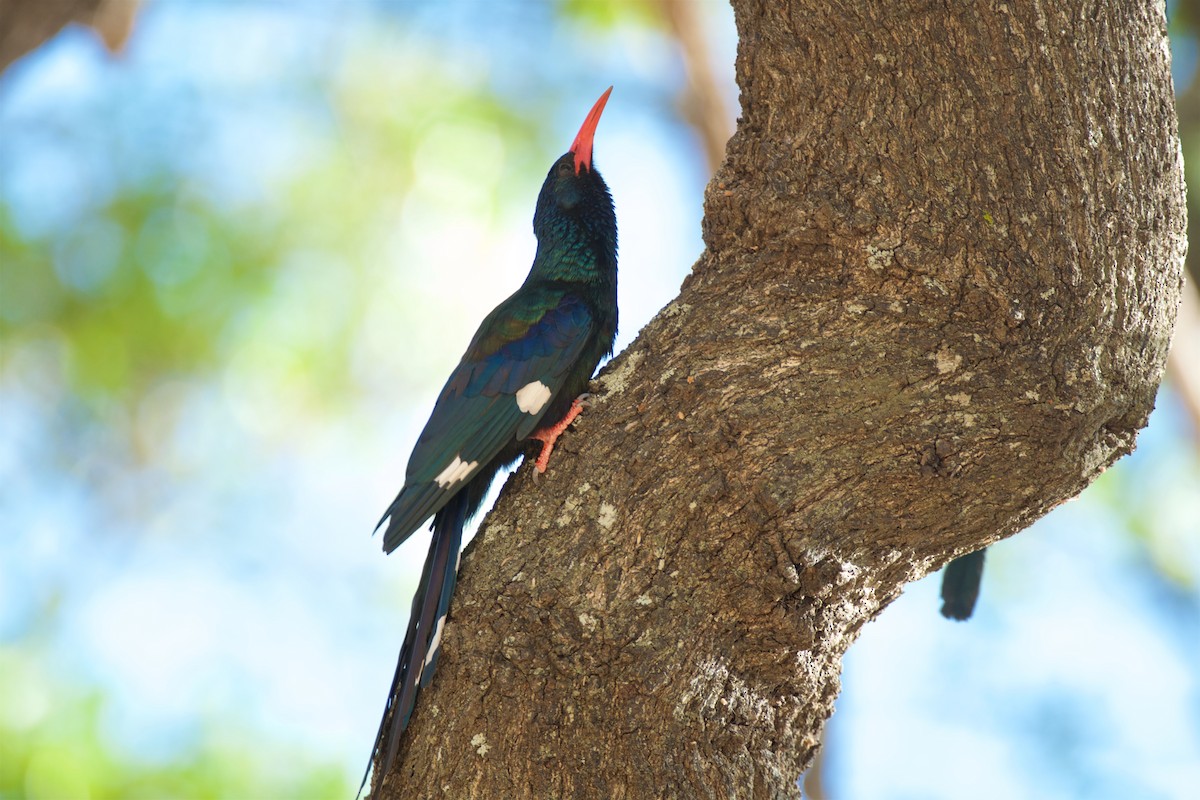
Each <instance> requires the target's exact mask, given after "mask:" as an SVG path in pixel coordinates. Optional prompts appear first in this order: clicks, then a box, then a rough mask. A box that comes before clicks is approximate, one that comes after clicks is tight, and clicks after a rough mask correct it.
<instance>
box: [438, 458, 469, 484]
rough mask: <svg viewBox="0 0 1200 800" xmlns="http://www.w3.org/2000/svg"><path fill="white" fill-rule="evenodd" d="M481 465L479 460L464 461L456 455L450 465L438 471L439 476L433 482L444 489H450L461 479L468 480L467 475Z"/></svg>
mask: <svg viewBox="0 0 1200 800" xmlns="http://www.w3.org/2000/svg"><path fill="white" fill-rule="evenodd" d="M478 466H479V462H478V461H471V462H467V461H463V460H462V458H460V457H459V456H455V457H454V460H453V461H451V462H450V466H448V467H446V468H445V469H444V470H442V471H441V472H439V473H438V476H437V477H436V478H434V479H433V482H434V483H436V484H437V485H438V486H440V487H442V488H443V489H449V488H450V487H451V486H453V485H454V484H456V483H458V482H459V481H463V480H466V478H467V476H468V475H470V474H471V473H472V472H474V471H475V468H476V467H478Z"/></svg>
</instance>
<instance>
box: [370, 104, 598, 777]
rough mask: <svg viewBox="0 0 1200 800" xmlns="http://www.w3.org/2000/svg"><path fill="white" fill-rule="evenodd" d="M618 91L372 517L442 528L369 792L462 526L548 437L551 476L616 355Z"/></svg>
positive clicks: (536, 218) (392, 529)
mask: <svg viewBox="0 0 1200 800" xmlns="http://www.w3.org/2000/svg"><path fill="white" fill-rule="evenodd" d="M611 93H612V87H611V86H610V87H609V88H608V89H607V90H606V91H605V92H604V93H603V94H602V95H600V99H598V100H597V101H596V102H595V104H594V105H593V106H592V109H591V111H590V112H589V113H588V115H587V117H586V118H585V119H584V121H583V125H582V126H581V127H580V129H579V133H578V135H576V137H575V140H574V142H573V143H572V144H571V147H570V149H569V150H567V152H566V153H564V154H563V155H562V156H560V157H559V158H558V159H557V160H556V161H555V162H554V164H553V166H551V167H550V171H549V172H548V173H547V175H546V180H545V182H544V183H543V184H542V188H541V191H540V192H539V193H538V198H537V206H536V209H535V211H534V215H533V232H534V235H535V236H536V237H537V250H536V252H535V255H534V258H533V266H532V267H531V268H530V270H529V275H528V276H527V277H526V278H525V282H524V283H523V284H522V285H521V287H520V288H519V289H517V291H516V292H514V293H513V294H512V295H511V296H510V297H509V298H508V299H506V300H504V301H503V302H502V303H500V305H498V306H496V308H495V309H494V310H493V311H492V312H491V313H490V314H488V315H487V317H485V318H484V320H483V322H482V323H481V324H480V325H479V330H478V331H476V332H475V336H474V337H473V338H472V339H471V343H470V345H468V347H467V351H466V353H465V354H464V355H463V357H462V360H461V361H459V363H458V366H457V367H455V368H454V371H453V372H451V373H450V377H449V379H448V380H447V381H446V385H445V387H443V388H442V391H441V393H440V394H439V395H438V398H437V401H436V403H435V404H434V407H433V412H432V414H431V415H430V417H429V421H428V422H426V423H425V428H424V430H423V431H422V432H421V435H420V437H419V438H418V439H417V444H416V446H415V447H414V448H413V451H412V455H411V456H410V457H409V461H408V468H407V470H406V472H405V477H404V486H403V487H402V488H401V489H400V493H399V494H398V495H397V496H396V499H395V500H394V501H392V504H391V505H390V506H389V507H388V509H387V511H386V512H385V513H384V515H383V517H382V518H381V519H380V521H379V524H378V525H376V531H378V530H379V528H380V527H382V526H383V524H384V523H385V522H386V523H387V528H386V529H385V531H384V535H383V549H384V551H385V552H387V553H391V552H392V551H393V550H395V549H396V548H397V547H399V546H400V544H401V543H402V542H404V541H405V540H406V539H407V538H408V537H409V536H411V535H412V534H413V533H414V532H415V531H416V530H418V529H419V528H420V527H421V526H422V525H423V523H424V522H425V521H426V520H427V519H429V517H430V516H432V517H433V523H432V526H431V527H432V530H433V537H432V540H431V541H430V545H429V552H428V555H427V556H426V558H425V566H424V569H423V570H422V573H421V581H420V583H419V584H418V586H417V591H416V594H415V595H414V597H413V604H412V613H411V615H410V617H409V622H408V630H407V631H406V633H405V635H404V644H403V645H402V647H401V649H400V657H399V660H398V663H397V665H396V674H395V677H394V678H393V679H392V687H391V691H390V693H389V695H388V703H387V706H386V707H385V709H384V713H383V719H382V720H381V721H380V724H379V732H378V733H377V734H376V737H375V745H374V749H373V751H372V756H371V763H370V764H368V765H367V774H365V775H364V776H363V783H362V786H360V787H359V793H360V794H361V793H362V787H363V786H365V785H366V781H367V778H368V776H369V775H370V772H371V766H372V764H374V763H376V761H377V760H378V763H379V765H380V769H381V771H380V773H379V775H380V776H381V777H382V776H385V775H387V774H388V772H389V771H390V770H391V766H392V763H393V762H394V761H395V758H396V754H397V751H398V749H399V745H400V740H401V734H403V732H404V730H405V728H407V726H408V722H409V719H410V717H411V715H412V713H413V708H414V705H415V703H416V699H417V693H418V692H419V691H420V689H422V688H423V687H425V686H427V685H428V684H429V681H430V679H431V678H432V676H433V672H434V669H435V668H436V666H437V659H438V652H439V646H440V644H441V638H442V629H443V626H444V625H445V621H446V616H447V614H448V613H449V611H450V598H451V595H452V594H453V592H454V583H455V580H456V579H457V575H458V559H459V548H460V547H461V544H462V534H463V527H464V525H465V524H466V522H467V520H468V519H469V518H470V517H471V516H472V515H473V514H474V513H475V512H476V511H478V509H479V506H480V505H481V504H482V502H483V499H484V496H485V494H486V493H487V490H488V487H489V486H490V485H491V483H492V479H493V478H494V477H495V475H496V473H497V472H498V471H500V470H501V469H503V468H505V467H507V466H509V465H511V464H512V463H513V462H514V461H516V459H517V458H518V457H519V456H521V455H523V454H526V453H527V452H529V454H532V452H531V451H532V449H533V448H532V447H531V446H530V443H531V442H532V441H540V442H541V444H542V448H541V451H540V455H539V456H538V459H537V461H536V463H535V465H534V469H535V472H534V475H535V477H536V475H537V474H539V473H542V472H544V471H545V469H546V465H547V463H548V460H549V457H550V453H551V451H552V450H553V448H554V442H555V440H556V439H557V438H558V436H559V434H561V433H562V431H564V430H565V429H566V427H567V426H568V425H570V424H571V422H572V421H573V420H574V419H575V418H576V417H577V416H578V414H579V413H580V411H581V410H582V409H583V408H584V407H585V406H586V397H587V396H586V394H585V391H586V389H587V385H588V381H589V380H591V377H592V373H593V372H594V371H595V369H596V366H597V365H598V364H599V363H600V361H601V359H603V358H605V357H606V356H608V355H611V354H612V349H613V342H614V340H615V339H616V333H617V220H616V213H615V210H614V208H613V201H612V195H611V194H610V192H609V189H608V185H607V184H606V183H605V182H604V179H603V178H602V177H601V176H600V173H599V171H597V169H596V166H595V164H594V163H593V160H592V154H593V148H592V145H593V137H594V136H595V133H596V126H597V125H598V124H599V122H600V115H601V114H602V113H603V111H604V106H605V104H606V103H607V102H608V97H609V95H610V94H611Z"/></svg>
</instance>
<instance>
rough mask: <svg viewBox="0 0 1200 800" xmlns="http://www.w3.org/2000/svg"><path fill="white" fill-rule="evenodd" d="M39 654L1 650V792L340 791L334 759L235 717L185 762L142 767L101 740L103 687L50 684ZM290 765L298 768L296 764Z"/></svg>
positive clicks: (130, 796)
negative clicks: (291, 745)
mask: <svg viewBox="0 0 1200 800" xmlns="http://www.w3.org/2000/svg"><path fill="white" fill-rule="evenodd" d="M51 673H52V670H51V669H50V668H49V665H48V663H47V661H46V659H45V658H44V657H43V656H38V655H34V654H32V653H31V652H30V651H29V650H27V649H15V648H9V649H0V675H4V676H5V680H4V681H3V682H0V754H2V755H3V758H0V797H3V798H19V797H20V798H28V800H84V799H85V798H86V800H136V799H137V798H145V800H169V799H170V798H180V799H181V800H182V799H183V798H187V799H188V800H207V799H209V798H211V800H224V799H225V798H231V797H239V798H252V797H261V798H266V797H295V798H304V797H309V798H331V797H339V796H343V795H344V794H345V791H346V784H347V778H346V775H345V774H344V772H343V770H342V769H341V767H340V765H338V764H330V763H324V764H322V763H319V762H317V763H314V761H313V758H312V756H311V754H307V753H302V752H296V751H295V750H291V751H289V750H287V749H285V748H281V747H280V746H278V745H276V744H274V743H272V742H270V741H264V740H263V739H262V738H261V737H260V736H256V735H255V733H254V732H253V731H251V730H249V729H246V728H244V727H240V726H239V725H238V723H237V722H236V721H234V722H233V723H232V725H230V724H228V723H225V724H223V725H222V727H221V728H220V729H219V730H218V729H216V725H215V721H210V722H209V724H210V725H212V726H213V730H211V731H207V732H205V734H204V735H203V736H200V737H198V741H197V744H196V746H195V748H194V749H192V750H191V751H190V752H188V753H187V755H186V757H185V758H176V759H170V760H167V761H166V762H165V763H144V762H139V761H138V760H136V759H131V758H130V757H129V754H127V753H124V752H121V751H120V750H118V749H116V748H113V747H111V746H109V745H108V744H106V742H107V740H108V737H107V736H106V734H105V731H104V716H105V713H106V710H107V709H106V699H105V696H104V694H103V693H102V692H100V691H98V690H95V689H91V690H88V689H83V688H81V687H79V686H78V685H77V684H74V683H72V682H62V681H54V680H52V679H51V678H50V677H49V675H50V674H51ZM297 765H300V768H299V769H297Z"/></svg>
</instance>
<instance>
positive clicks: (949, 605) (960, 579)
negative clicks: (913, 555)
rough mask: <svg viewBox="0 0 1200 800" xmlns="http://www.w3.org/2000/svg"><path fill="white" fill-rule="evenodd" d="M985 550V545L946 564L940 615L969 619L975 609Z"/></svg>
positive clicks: (947, 617) (943, 574)
mask: <svg viewBox="0 0 1200 800" xmlns="http://www.w3.org/2000/svg"><path fill="white" fill-rule="evenodd" d="M986 551H987V548H986V547H985V548H982V549H979V550H976V551H975V552H974V553H967V554H966V555H965V556H959V557H958V558H956V559H954V560H953V561H951V562H950V563H949V564H947V565H946V571H945V572H944V573H942V616H943V617H945V618H946V619H956V620H960V621H961V620H965V619H969V618H970V616H971V613H972V612H973V611H974V610H975V601H976V600H978V599H979V583H980V581H982V580H983V556H984V553H985V552H986Z"/></svg>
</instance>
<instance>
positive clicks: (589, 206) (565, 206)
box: [533, 86, 615, 238]
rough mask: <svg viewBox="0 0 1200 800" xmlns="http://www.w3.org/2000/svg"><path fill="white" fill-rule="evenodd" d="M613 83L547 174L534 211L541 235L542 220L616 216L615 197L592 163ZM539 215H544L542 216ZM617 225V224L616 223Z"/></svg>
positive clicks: (536, 226)
mask: <svg viewBox="0 0 1200 800" xmlns="http://www.w3.org/2000/svg"><path fill="white" fill-rule="evenodd" d="M611 93H612V87H611V86H610V87H608V89H607V91H605V92H604V94H602V95H600V99H599V100H597V101H596V104H595V105H593V106H592V110H591V111H589V112H588V115H587V119H585V120H584V121H583V125H582V127H580V128H579V134H578V135H576V137H575V141H574V143H572V144H571V149H570V150H568V151H567V152H566V153H563V155H562V156H560V157H559V159H558V160H557V161H555V162H554V166H552V167H550V172H549V174H547V175H546V182H545V183H543V184H542V191H541V193H540V194H539V195H538V208H537V213H536V214H535V215H534V220H533V226H534V231H535V232H536V233H538V234H539V238H540V235H541V231H539V230H538V229H539V228H540V227H541V226H542V225H541V223H542V222H543V221H544V222H547V223H548V222H550V218H553V217H556V216H567V217H577V216H579V215H588V216H590V215H597V214H598V215H600V216H602V217H611V216H612V198H611V197H610V196H609V193H608V186H607V185H606V184H605V183H604V179H603V178H601V177H600V173H599V172H597V171H596V169H595V167H594V166H593V165H592V139H593V137H594V136H595V135H596V126H597V125H598V124H599V123H600V114H601V113H603V111H604V104H605V103H606V102H608V96H609V94H611ZM539 217H541V218H543V219H542V220H539ZM614 229H615V224H614Z"/></svg>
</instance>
